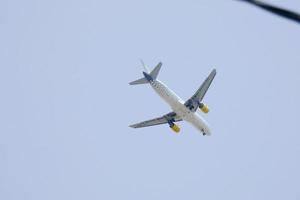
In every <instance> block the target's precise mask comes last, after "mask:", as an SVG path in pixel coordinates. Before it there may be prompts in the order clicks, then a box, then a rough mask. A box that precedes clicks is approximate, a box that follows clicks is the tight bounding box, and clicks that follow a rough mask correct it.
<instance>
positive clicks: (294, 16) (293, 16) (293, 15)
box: [240, 0, 300, 23]
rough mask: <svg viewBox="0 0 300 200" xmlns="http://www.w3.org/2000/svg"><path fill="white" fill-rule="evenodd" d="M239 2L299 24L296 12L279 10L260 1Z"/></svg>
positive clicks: (299, 15)
mask: <svg viewBox="0 0 300 200" xmlns="http://www.w3.org/2000/svg"><path fill="white" fill-rule="evenodd" d="M240 1H245V2H248V3H250V4H252V5H255V6H258V7H260V8H262V9H264V10H267V11H269V12H272V13H274V14H276V15H279V16H282V17H285V18H288V19H290V20H294V21H296V22H298V23H300V14H298V13H296V12H293V11H290V10H287V9H283V8H279V7H276V6H274V5H271V4H268V3H264V2H261V1H257V0H240Z"/></svg>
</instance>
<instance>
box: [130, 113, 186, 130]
mask: <svg viewBox="0 0 300 200" xmlns="http://www.w3.org/2000/svg"><path fill="white" fill-rule="evenodd" d="M168 121H173V122H177V121H182V119H181V117H179V116H178V115H177V114H176V113H175V112H170V113H168V114H166V115H164V116H162V117H158V118H154V119H150V120H147V121H143V122H140V123H137V124H132V125H130V127H132V128H142V127H147V126H155V125H159V124H166V123H168Z"/></svg>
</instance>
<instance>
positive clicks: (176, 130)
mask: <svg viewBox="0 0 300 200" xmlns="http://www.w3.org/2000/svg"><path fill="white" fill-rule="evenodd" d="M170 128H171V129H172V130H173V131H174V132H175V133H179V132H180V127H179V126H177V125H176V124H172V125H171V126H170Z"/></svg>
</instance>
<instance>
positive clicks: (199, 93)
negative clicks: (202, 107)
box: [192, 69, 217, 102]
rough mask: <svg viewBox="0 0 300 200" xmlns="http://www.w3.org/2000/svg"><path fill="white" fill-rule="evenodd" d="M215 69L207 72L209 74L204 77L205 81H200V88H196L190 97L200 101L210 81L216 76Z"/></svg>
mask: <svg viewBox="0 0 300 200" xmlns="http://www.w3.org/2000/svg"><path fill="white" fill-rule="evenodd" d="M216 73H217V72H216V70H215V69H213V70H212V72H211V73H210V74H209V76H208V77H207V78H206V79H205V81H204V82H203V83H202V85H201V86H200V88H199V89H198V90H197V92H196V93H195V94H194V96H193V97H192V98H196V99H197V100H198V101H199V102H201V101H202V99H203V97H204V95H205V93H206V92H207V90H208V88H209V86H210V84H211V82H212V81H213V80H214V78H215V76H216Z"/></svg>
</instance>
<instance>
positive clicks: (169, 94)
mask: <svg viewBox="0 0 300 200" xmlns="http://www.w3.org/2000/svg"><path fill="white" fill-rule="evenodd" d="M142 64H143V66H144V70H145V71H143V75H144V77H143V78H140V79H138V80H135V81H132V82H130V83H129V84H130V85H138V84H150V85H151V86H152V88H153V89H154V91H155V92H156V93H157V94H158V95H159V96H160V97H161V98H162V99H164V100H165V101H166V102H167V103H168V104H169V105H170V107H171V109H172V110H173V111H172V112H169V113H167V114H165V115H163V116H161V117H158V118H154V119H151V120H147V121H143V122H140V123H137V124H132V125H130V127H132V128H142V127H148V126H154V125H159V124H169V127H170V128H171V129H172V130H173V131H174V132H175V133H179V132H180V127H179V126H178V125H176V124H175V122H178V121H182V120H185V121H187V122H190V123H191V124H192V125H193V126H194V127H195V128H196V129H198V130H199V131H201V132H202V134H203V135H206V136H209V135H211V130H210V128H209V125H208V123H207V122H206V121H205V120H204V119H203V118H202V117H201V116H200V115H199V114H198V113H197V109H198V108H200V110H201V111H202V112H204V113H208V112H209V108H208V106H207V105H206V104H204V103H203V102H202V100H203V97H204V95H205V94H206V92H207V90H208V88H209V86H210V84H211V82H212V81H213V79H214V77H215V75H216V73H217V72H216V69H213V70H212V71H211V73H210V74H209V76H208V77H207V78H206V79H205V81H204V82H203V83H202V85H201V86H200V88H199V89H198V90H197V91H196V93H195V94H194V95H193V96H192V97H191V98H190V99H188V100H187V101H185V102H184V101H183V100H182V99H181V98H180V97H179V96H178V95H177V94H176V93H175V92H173V91H172V90H171V89H169V88H168V87H167V86H166V85H165V84H164V83H163V82H161V81H159V80H158V79H157V76H158V73H159V71H160V69H161V66H162V63H161V62H160V63H158V64H157V65H156V67H155V68H154V69H153V70H152V71H151V72H149V70H148V68H147V67H146V66H145V65H144V63H143V62H142Z"/></svg>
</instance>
